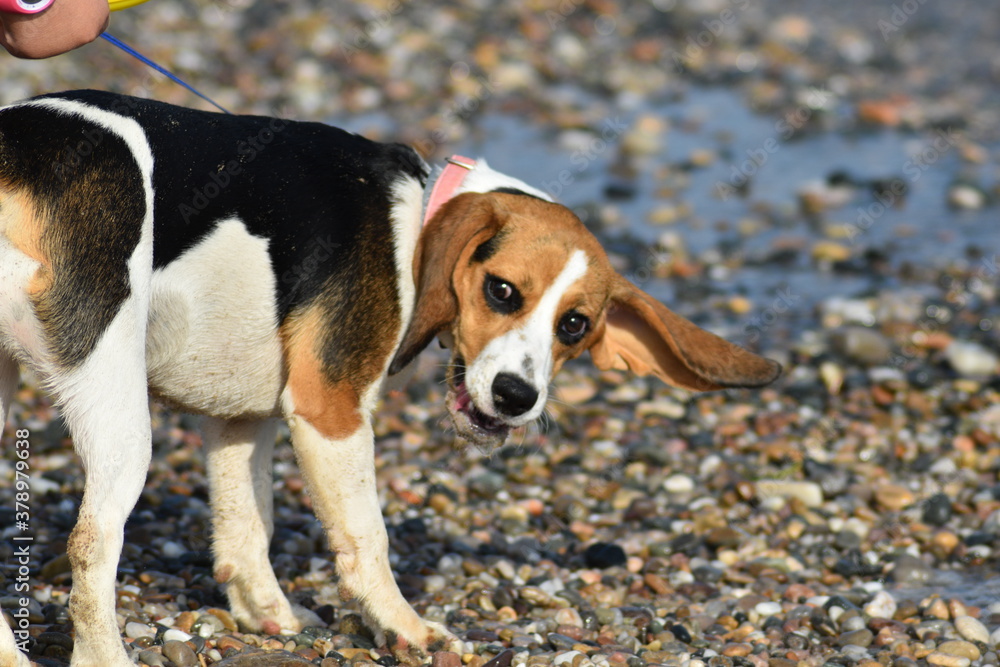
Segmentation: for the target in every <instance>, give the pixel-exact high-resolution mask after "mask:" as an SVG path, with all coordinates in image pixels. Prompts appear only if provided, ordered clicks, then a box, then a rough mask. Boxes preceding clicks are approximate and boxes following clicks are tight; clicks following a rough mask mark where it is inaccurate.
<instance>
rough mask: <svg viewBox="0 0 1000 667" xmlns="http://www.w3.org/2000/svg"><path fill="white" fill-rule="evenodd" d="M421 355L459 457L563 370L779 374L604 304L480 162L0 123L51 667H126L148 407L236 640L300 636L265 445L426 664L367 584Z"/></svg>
mask: <svg viewBox="0 0 1000 667" xmlns="http://www.w3.org/2000/svg"><path fill="white" fill-rule="evenodd" d="M435 337H440V339H441V340H442V341H444V342H446V344H447V345H448V346H449V347H450V348H451V363H450V366H449V370H448V372H447V382H448V386H449V388H450V391H449V393H448V397H447V409H448V411H449V412H450V413H451V417H452V419H453V421H454V424H455V429H456V431H457V433H458V434H459V435H460V436H462V437H463V438H465V439H467V440H470V441H472V442H475V443H477V444H478V445H480V446H484V447H495V446H497V445H500V444H501V443H503V442H504V439H505V437H506V436H507V433H508V431H509V430H510V429H511V428H516V427H519V426H522V425H524V424H527V423H529V422H531V421H532V420H534V419H536V418H538V416H539V415H540V414H541V413H542V410H543V409H544V406H545V402H546V398H547V396H548V386H549V383H550V380H551V379H552V376H553V374H554V373H555V372H556V371H558V370H559V368H560V367H561V366H562V365H563V363H564V362H566V361H567V360H568V359H572V358H574V357H576V356H578V355H580V354H581V353H583V352H584V351H586V350H589V351H590V354H591V356H592V359H593V362H594V364H595V365H596V366H597V367H598V368H602V369H609V368H618V369H628V370H631V371H633V372H636V373H639V374H643V375H645V374H652V375H655V376H657V377H659V378H661V379H662V380H664V381H666V382H668V383H670V384H673V385H677V386H680V387H686V388H689V389H693V390H713V389H720V388H723V387H759V386H762V385H765V384H767V383H769V382H771V381H772V380H774V379H775V378H776V377H777V376H778V374H779V372H780V368H779V366H778V365H777V364H776V363H774V362H772V361H769V360H767V359H763V358H760V357H758V356H756V355H754V354H751V353H750V352H748V351H746V350H744V349H742V348H740V347H737V346H735V345H732V344H730V343H727V342H725V341H724V340H722V339H721V338H718V337H716V336H714V335H712V334H710V333H707V332H705V331H703V330H701V329H699V328H698V327H696V326H695V325H694V324H692V323H691V322H689V321H687V320H685V319H683V318H681V317H679V316H678V315H676V314H674V313H673V312H671V311H670V310H668V309H667V308H666V307H664V306H663V305H661V304H660V303H658V302H657V301H655V300H654V299H652V298H651V297H649V296H648V295H646V294H645V293H643V292H641V291H640V290H638V289H637V288H635V287H634V286H632V285H631V284H630V283H629V282H628V281H626V280H625V279H624V278H622V277H621V276H620V275H618V274H617V273H615V271H614V270H613V269H612V268H611V265H610V264H609V262H608V259H607V257H606V255H605V253H604V251H603V250H602V249H601V247H600V245H599V244H598V242H597V240H596V239H595V238H594V237H593V236H592V235H591V234H590V233H589V232H588V231H587V230H586V229H585V228H584V226H583V225H582V224H581V222H580V220H579V219H577V217H576V216H575V215H574V214H573V213H572V212H571V211H569V210H568V209H566V208H564V207H563V206H560V205H558V204H556V203H553V202H552V201H551V200H550V198H549V197H548V196H547V195H546V194H545V193H543V192H541V191H539V190H536V189H534V188H532V187H530V186H528V185H526V184H524V183H522V182H520V181H518V180H516V179H514V178H511V177H509V176H505V175H503V174H500V173H498V172H496V171H494V170H492V169H490V168H489V166H488V165H487V164H486V162H485V161H479V162H472V161H466V160H464V159H454V160H452V162H451V163H450V164H448V166H447V167H445V168H444V169H443V170H435V171H432V170H430V169H429V168H428V167H427V165H426V164H425V163H424V161H423V160H422V159H421V158H420V157H419V156H418V154H417V153H416V152H415V151H413V150H412V149H410V148H407V147H405V146H402V145H398V144H381V143H376V142H373V141H370V140H368V139H365V138H362V137H360V136H357V135H354V134H350V133H348V132H345V131H342V130H339V129H336V128H333V127H329V126H327V125H323V124H319V123H305V122H291V121H285V120H279V119H275V118H264V117H251V116H226V115H220V114H216V113H208V112H202V111H194V110H190V109H184V108H179V107H174V106H170V105H167V104H162V103H157V102H153V101H148V100H142V99H136V98H131V97H125V96H120V95H114V94H110V93H106V92H96V91H78V92H68V93H62V94H55V95H47V96H43V97H38V98H35V99H32V100H28V101H26V102H22V103H18V104H14V105H12V106H8V107H6V108H4V109H2V110H0V406H2V407H0V410H2V414H3V415H4V417H6V411H7V408H8V406H9V405H10V402H11V400H12V396H13V395H14V391H15V388H16V386H17V383H18V378H19V368H20V366H21V365H23V366H26V367H28V368H30V369H31V370H32V371H33V372H34V373H35V374H36V376H37V377H38V378H40V380H41V382H42V383H43V386H44V387H45V388H46V390H47V391H49V392H51V394H52V396H53V397H54V399H55V400H56V401H57V403H58V405H59V407H60V409H61V410H62V414H63V415H64V417H65V420H66V422H67V423H68V425H69V428H70V431H71V433H72V436H73V440H74V447H75V450H76V452H77V453H78V455H79V457H80V460H81V462H82V465H83V468H84V470H85V472H86V482H85V490H84V495H83V500H82V503H81V505H80V510H79V517H78V519H77V523H76V526H75V528H74V529H73V531H72V534H71V535H70V538H69V542H68V546H67V551H68V554H69V558H70V562H71V565H72V570H73V590H72V595H71V599H70V613H71V616H72V619H73V623H74V626H75V629H76V639H75V648H74V650H73V656H72V665H73V667H85V666H86V667H126V666H127V665H131V664H132V662H131V660H130V659H129V657H128V654H127V653H126V650H125V647H124V646H123V643H122V641H121V635H120V633H119V628H118V623H117V621H116V617H115V576H116V567H117V563H118V559H119V556H120V552H121V548H122V542H123V527H124V525H125V521H126V519H127V518H128V516H129V512H130V511H131V509H132V507H133V505H134V504H135V502H136V500H137V498H138V496H139V493H140V491H141V490H142V487H143V484H144V481H145V478H146V471H147V468H148V465H149V461H150V450H151V446H150V422H149V405H148V399H149V396H150V395H152V396H154V397H156V398H158V399H161V400H163V401H165V402H167V403H168V404H171V405H173V406H176V407H177V408H178V409H180V410H185V411H189V412H193V413H197V414H200V415H203V416H204V443H205V450H206V453H207V469H208V478H209V482H210V485H211V490H210V496H211V506H212V511H213V550H214V557H215V565H214V573H215V576H216V578H217V580H218V581H219V582H221V583H223V584H225V586H226V592H227V594H228V597H229V602H230V605H231V610H232V613H233V615H234V617H235V618H236V619H237V620H238V621H239V623H240V625H241V626H242V627H243V628H244V629H246V630H247V631H255V632H265V633H279V632H293V631H297V630H299V629H300V628H301V627H303V625H308V624H311V623H315V622H316V621H317V619H315V617H314V615H313V614H312V613H311V612H309V611H308V610H305V609H301V608H296V607H294V606H293V605H291V604H290V603H289V602H288V600H287V599H286V597H285V595H284V593H282V591H281V588H280V587H279V585H278V582H277V580H276V579H275V576H274V574H273V571H272V569H271V566H270V563H269V561H268V547H269V543H270V538H271V534H272V482H271V473H272V471H271V456H272V448H273V446H274V443H275V437H276V428H277V427H276V424H277V420H278V419H284V420H285V421H286V422H287V423H288V426H289V428H290V431H291V438H292V444H293V447H294V450H295V453H296V456H297V459H298V463H299V466H300V468H301V471H302V475H303V477H304V478H305V481H306V484H307V488H308V491H309V494H310V495H311V497H312V500H313V504H314V506H315V508H316V513H317V515H318V518H319V519H320V520H321V521H322V524H323V526H324V529H325V531H326V535H327V537H328V539H329V543H330V548H331V549H332V551H333V553H334V554H335V557H336V566H337V572H338V575H339V589H340V591H341V594H342V595H343V596H344V597H345V599H346V598H348V597H354V598H357V600H358V602H359V605H360V607H361V609H362V610H363V612H364V615H365V617H366V619H367V622H368V623H369V624H370V626H371V627H372V629H373V631H374V632H375V633H376V638H377V639H378V640H379V641H380V642H382V643H385V644H387V645H388V646H389V647H391V648H392V650H393V651H394V652H395V653H396V655H397V656H398V657H399V658H400V659H401V660H403V661H407V662H411V663H412V662H415V661H418V660H419V659H420V658H421V656H423V655H426V653H427V652H428V651H431V650H434V649H436V648H438V647H441V646H447V645H451V643H452V642H453V641H455V640H454V637H453V636H452V635H451V634H450V633H449V632H448V631H447V630H446V629H445V628H444V627H441V626H440V625H437V624H434V623H430V622H426V621H424V620H422V619H421V618H419V617H418V616H417V614H416V613H415V612H414V611H413V609H412V608H411V607H410V605H409V604H408V603H407V602H406V600H405V599H404V598H403V596H402V595H401V594H400V592H399V589H398V587H397V585H396V583H395V581H394V579H393V575H392V571H391V569H390V565H389V554H388V544H387V537H386V530H385V525H384V522H383V519H382V516H381V511H380V507H379V502H378V494H377V490H376V485H375V467H374V442H373V440H374V437H373V432H372V424H371V415H372V412H373V410H374V408H375V406H376V402H377V397H378V393H379V388H380V386H381V384H382V382H383V379H384V378H385V377H386V376H387V375H391V374H395V373H398V372H399V371H400V370H402V369H403V368H404V367H406V366H407V365H408V364H409V363H410V362H411V361H412V360H413V359H414V357H416V356H417V354H418V353H419V352H420V351H421V350H422V349H423V348H424V347H426V346H427V345H428V344H429V343H430V342H431V341H432V340H433V339H434V338H435ZM26 638H27V633H26V632H25V631H24V628H19V627H17V624H15V627H14V628H13V632H12V630H11V629H10V628H8V626H7V624H5V623H0V664H3V665H25V664H26V663H27V661H26V659H25V657H24V656H23V654H22V653H20V652H19V651H18V648H19V647H21V648H23V647H24V646H25V643H26Z"/></svg>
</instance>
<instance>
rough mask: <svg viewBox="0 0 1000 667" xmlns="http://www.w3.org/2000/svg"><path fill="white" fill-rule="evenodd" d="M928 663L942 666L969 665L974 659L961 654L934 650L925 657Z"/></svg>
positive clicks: (958, 666) (959, 666) (964, 666)
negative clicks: (956, 654)
mask: <svg viewBox="0 0 1000 667" xmlns="http://www.w3.org/2000/svg"><path fill="white" fill-rule="evenodd" d="M925 660H927V664H928V665H939V666H940V667H969V665H971V664H972V661H971V660H969V659H968V658H963V657H960V656H954V655H948V654H947V653H941V652H940V651H934V652H933V653H930V654H929V655H927V657H926V658H925Z"/></svg>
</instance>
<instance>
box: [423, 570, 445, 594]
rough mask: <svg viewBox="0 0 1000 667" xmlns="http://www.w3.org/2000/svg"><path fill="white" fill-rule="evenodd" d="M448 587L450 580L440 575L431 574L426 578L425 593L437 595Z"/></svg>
mask: <svg viewBox="0 0 1000 667" xmlns="http://www.w3.org/2000/svg"><path fill="white" fill-rule="evenodd" d="M447 585H448V580H447V579H445V578H444V577H442V576H441V575H440V574H429V575H427V576H426V577H424V591H426V592H427V593H437V592H440V591H443V590H444V589H445V587H446V586H447Z"/></svg>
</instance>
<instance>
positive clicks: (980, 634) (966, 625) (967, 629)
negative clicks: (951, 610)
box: [955, 616, 994, 645]
mask: <svg viewBox="0 0 1000 667" xmlns="http://www.w3.org/2000/svg"><path fill="white" fill-rule="evenodd" d="M955 629H956V630H958V634H960V635H962V637H964V638H965V639H968V640H969V641H970V642H982V643H984V644H991V645H993V644H994V642H991V640H990V632H989V630H987V629H986V626H985V625H983V623H982V621H980V620H979V619H977V618H973V617H972V616H959V617H958V618H956V619H955Z"/></svg>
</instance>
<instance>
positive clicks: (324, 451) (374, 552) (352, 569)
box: [289, 415, 455, 661]
mask: <svg viewBox="0 0 1000 667" xmlns="http://www.w3.org/2000/svg"><path fill="white" fill-rule="evenodd" d="M289 426H290V428H291V432H292V445H293V447H294V448H295V454H296V456H297V458H298V461H299V467H300V468H301V471H302V475H303V477H304V478H305V480H306V485H307V488H308V490H309V495H310V496H311V497H312V499H313V506H314V507H315V510H316V514H317V516H318V517H319V519H320V521H322V522H323V527H324V528H325V530H326V534H327V537H328V539H329V541H330V547H331V548H332V549H333V551H334V553H335V554H336V558H337V572H338V574H339V575H340V593H341V596H342V597H344V598H345V599H347V598H350V597H353V598H356V599H357V600H358V601H359V603H360V604H361V607H362V609H363V611H364V613H365V615H366V617H367V620H368V622H369V623H370V624H371V625H372V629H373V630H374V631H375V632H376V638H377V639H378V640H380V642H381V641H384V642H386V644H387V645H388V646H389V648H391V649H392V650H393V652H394V653H395V654H396V657H397V658H400V659H403V660H404V661H405V660H408V659H410V658H412V657H416V656H419V655H420V654H421V653H424V652H428V651H431V650H434V649H436V648H438V647H441V646H444V645H450V644H451V643H452V642H454V641H455V638H454V637H453V636H452V635H451V634H450V633H449V632H448V631H447V630H445V629H444V628H443V627H442V626H440V625H437V624H435V623H430V622H425V621H423V620H422V619H421V618H420V617H419V616H417V614H416V612H414V611H413V608H412V607H410V605H409V603H407V602H406V600H405V599H404V598H403V595H402V593H400V592H399V587H398V586H397V585H396V582H395V580H394V579H393V576H392V570H391V568H390V567H389V541H388V537H387V535H386V531H385V523H384V522H383V520H382V511H381V508H380V507H379V502H378V492H377V489H376V486H375V455H374V449H375V442H374V434H373V433H372V428H371V423H370V421H369V420H368V418H367V416H366V417H365V418H364V419H362V420H361V424H360V425H359V426H358V427H357V429H356V430H355V431H353V432H352V433H350V434H348V435H346V436H344V437H337V438H329V437H324V436H323V435H322V434H321V433H320V432H319V431H318V430H317V429H316V428H315V427H314V426H313V425H312V424H310V423H309V422H308V421H307V420H305V419H304V418H302V417H301V416H299V415H291V416H290V417H289Z"/></svg>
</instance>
